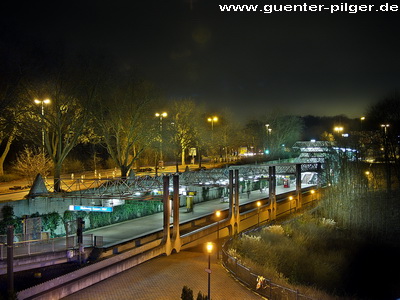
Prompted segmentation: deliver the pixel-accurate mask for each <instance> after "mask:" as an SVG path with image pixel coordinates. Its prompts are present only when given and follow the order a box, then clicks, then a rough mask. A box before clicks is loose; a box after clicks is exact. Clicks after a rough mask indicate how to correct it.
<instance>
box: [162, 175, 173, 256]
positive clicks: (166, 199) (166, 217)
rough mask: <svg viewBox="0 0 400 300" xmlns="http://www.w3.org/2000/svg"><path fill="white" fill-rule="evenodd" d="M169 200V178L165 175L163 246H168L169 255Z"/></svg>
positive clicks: (168, 252)
mask: <svg viewBox="0 0 400 300" xmlns="http://www.w3.org/2000/svg"><path fill="white" fill-rule="evenodd" d="M170 202H171V201H170V200H169V176H168V175H165V176H164V177H163V205H164V212H163V216H164V218H163V240H162V244H165V245H166V253H167V255H169V254H170V253H171V251H170V250H171V249H170V247H171V229H170V219H169V218H170V214H171V205H170Z"/></svg>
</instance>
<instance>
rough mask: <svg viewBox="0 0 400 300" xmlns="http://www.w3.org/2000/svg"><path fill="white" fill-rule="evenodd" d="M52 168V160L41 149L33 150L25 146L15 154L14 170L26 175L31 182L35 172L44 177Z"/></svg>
mask: <svg viewBox="0 0 400 300" xmlns="http://www.w3.org/2000/svg"><path fill="white" fill-rule="evenodd" d="M52 168H53V162H52V161H51V159H50V158H49V157H48V156H47V155H45V154H44V153H43V152H42V151H41V150H39V151H35V150H32V149H29V148H25V149H24V150H23V151H22V153H20V154H19V155H18V156H17V160H16V161H15V163H14V169H15V171H16V172H17V173H18V174H20V175H22V176H26V177H28V179H29V181H30V183H31V184H33V181H34V180H35V177H36V175H37V174H41V175H42V176H43V177H45V176H47V175H48V174H49V173H50V170H51V169H52Z"/></svg>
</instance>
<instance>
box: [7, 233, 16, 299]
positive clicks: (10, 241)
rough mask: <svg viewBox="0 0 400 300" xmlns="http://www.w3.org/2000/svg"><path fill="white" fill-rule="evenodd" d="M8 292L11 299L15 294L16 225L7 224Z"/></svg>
mask: <svg viewBox="0 0 400 300" xmlns="http://www.w3.org/2000/svg"><path fill="white" fill-rule="evenodd" d="M7 285H8V286H7V290H8V291H7V293H8V297H9V299H12V295H13V294H14V226H13V225H8V226H7Z"/></svg>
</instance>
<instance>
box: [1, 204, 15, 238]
mask: <svg viewBox="0 0 400 300" xmlns="http://www.w3.org/2000/svg"><path fill="white" fill-rule="evenodd" d="M1 213H2V215H3V220H1V221H0V234H6V233H7V226H8V225H14V226H15V225H16V220H15V218H14V208H13V207H12V206H10V205H4V206H3V207H2V208H1Z"/></svg>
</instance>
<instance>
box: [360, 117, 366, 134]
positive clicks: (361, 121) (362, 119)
mask: <svg viewBox="0 0 400 300" xmlns="http://www.w3.org/2000/svg"><path fill="white" fill-rule="evenodd" d="M363 121H365V117H361V118H360V124H361V131H362V129H363Z"/></svg>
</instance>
